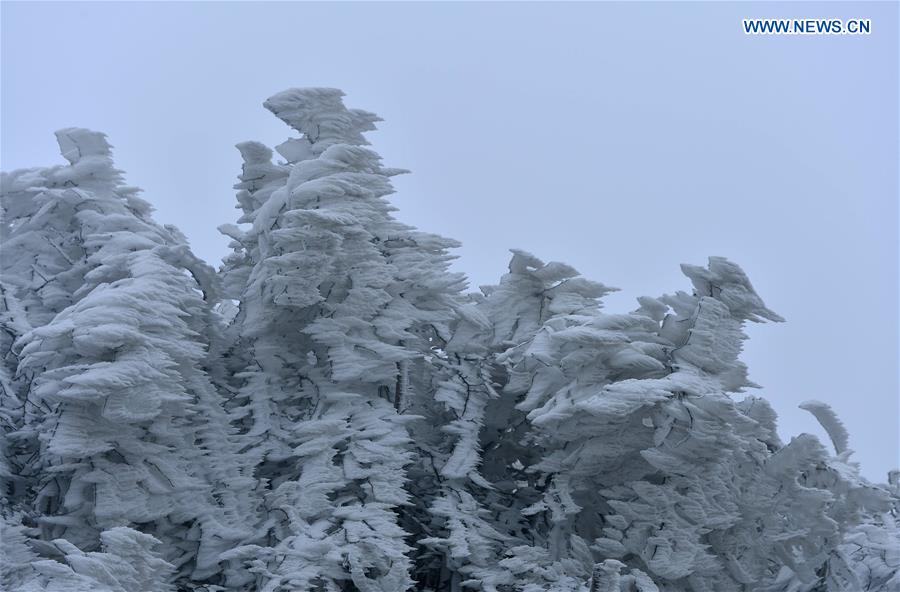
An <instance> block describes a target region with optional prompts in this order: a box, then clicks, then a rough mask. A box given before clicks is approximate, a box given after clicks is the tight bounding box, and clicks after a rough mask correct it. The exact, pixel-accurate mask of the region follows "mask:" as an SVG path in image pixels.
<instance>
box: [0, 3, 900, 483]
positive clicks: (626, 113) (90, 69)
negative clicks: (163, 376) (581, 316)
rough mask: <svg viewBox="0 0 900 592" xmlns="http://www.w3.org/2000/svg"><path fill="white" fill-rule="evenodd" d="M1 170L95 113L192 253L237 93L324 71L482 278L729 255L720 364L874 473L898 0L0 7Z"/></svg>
mask: <svg viewBox="0 0 900 592" xmlns="http://www.w3.org/2000/svg"><path fill="white" fill-rule="evenodd" d="M0 10H2V97H0V98H2V107H0V108H2V113H0V115H2V153H0V156H2V168H3V169H4V170H11V169H14V168H19V167H25V166H45V165H50V164H61V163H62V162H63V160H62V158H61V157H60V156H59V155H58V151H57V148H56V145H55V139H54V137H53V131H54V130H56V129H59V128H63V127H68V126H81V127H89V128H93V129H97V130H100V131H104V132H106V133H107V134H108V135H109V138H110V141H111V143H112V144H113V145H114V146H115V157H116V162H117V164H118V166H119V167H120V168H122V169H124V170H125V171H126V173H127V178H128V182H129V183H131V184H133V185H138V186H140V187H142V188H143V189H144V190H145V194H144V197H145V198H146V199H148V200H149V201H150V202H152V203H153V204H154V205H155V206H156V208H157V219H158V220H160V221H162V222H166V223H174V224H176V225H177V226H179V227H180V228H181V229H182V230H183V231H184V232H185V233H186V234H187V235H188V237H189V238H190V239H191V242H192V245H193V247H194V249H195V251H196V252H197V253H198V254H200V255H201V256H203V257H204V258H206V259H207V260H208V261H210V262H211V263H213V264H214V265H218V263H219V261H220V259H221V258H222V256H223V255H225V253H226V250H227V249H226V244H227V241H226V240H225V239H223V238H222V237H221V236H219V235H218V233H217V232H216V230H215V227H216V226H218V225H219V224H222V223H227V222H233V221H234V220H235V218H236V212H235V211H234V209H233V206H234V191H233V189H232V188H231V186H232V185H233V184H234V182H235V181H236V179H235V176H236V175H237V174H238V173H239V171H240V158H239V155H238V152H237V150H235V149H234V147H233V146H234V144H235V143H237V142H240V141H243V140H251V139H252V140H260V141H263V142H265V143H267V144H269V145H270V146H271V145H274V144H277V143H280V142H281V141H283V140H284V139H286V138H287V137H288V136H289V135H290V130H289V129H288V128H287V127H285V126H284V125H283V124H282V123H281V122H280V121H278V120H277V119H275V117H274V116H272V115H271V114H270V113H268V111H266V110H264V109H263V108H262V106H261V103H262V101H263V100H264V99H265V98H266V97H268V96H270V95H271V94H274V93H275V92H277V91H280V90H282V89H284V88H287V87H292V86H333V87H339V88H342V89H344V91H346V93H347V97H346V102H347V104H348V105H349V106H351V107H358V108H363V109H367V110H370V111H375V112H377V113H378V114H379V115H381V116H382V117H383V118H384V119H385V121H384V122H383V123H381V124H380V130H379V131H377V132H374V133H371V134H370V136H369V137H370V140H371V141H372V143H373V147H374V148H375V149H376V150H377V151H378V152H379V153H380V154H381V155H382V156H383V157H384V159H385V162H386V164H387V165H388V166H396V167H403V168H408V169H411V170H412V171H413V172H412V174H411V175H406V176H404V177H400V178H397V179H396V187H397V189H398V193H397V194H396V195H395V196H394V203H396V204H397V205H398V206H399V207H400V212H399V213H398V217H399V218H401V219H402V220H403V221H405V222H408V223H411V224H413V225H415V226H418V227H420V228H422V229H425V230H429V231H433V232H438V233H441V234H444V235H447V236H451V237H454V238H456V239H459V240H461V241H462V242H463V245H464V246H463V247H462V248H461V249H460V250H459V256H460V258H459V260H458V264H457V267H458V269H460V270H463V271H465V272H466V273H468V274H469V277H470V278H471V280H472V285H473V287H474V286H477V285H480V284H485V283H493V282H496V280H497V278H498V277H499V276H500V274H502V273H503V272H504V270H505V268H506V263H507V260H508V257H509V254H508V251H507V249H509V248H512V247H515V248H521V249H525V250H528V251H531V252H533V253H535V254H536V255H538V256H540V257H542V258H543V259H545V260H551V259H552V260H561V261H565V262H567V263H570V264H572V265H574V266H575V267H576V268H577V269H579V270H580V271H581V272H582V273H583V274H585V275H586V276H588V277H590V278H592V279H597V280H600V281H602V282H604V283H606V284H608V285H613V286H618V287H620V288H622V291H621V292H619V293H617V294H615V295H613V296H611V297H608V298H607V299H606V302H607V310H610V311H613V312H624V311H627V310H631V309H633V308H634V307H635V303H634V298H635V297H636V296H639V295H643V294H648V295H659V294H662V293H664V292H673V291H675V290H679V289H685V290H689V286H690V284H689V282H688V280H687V279H686V278H684V277H683V276H681V274H680V271H679V268H678V265H679V263H682V262H690V263H701V264H702V263H705V261H706V257H707V256H708V255H723V256H726V257H729V258H731V259H733V260H734V261H736V262H738V263H739V264H741V265H742V266H743V267H744V269H745V270H746V271H747V273H748V274H749V276H750V278H751V280H752V281H753V282H754V285H755V286H756V288H757V291H758V292H759V293H760V294H761V295H762V297H763V298H764V299H765V300H766V303H767V304H768V305H769V307H770V308H772V309H773V310H775V311H776V312H778V313H780V314H781V315H782V316H784V317H786V319H787V323H785V324H781V325H762V326H753V327H750V329H749V332H750V335H751V340H750V341H749V342H748V344H747V347H746V351H745V355H744V359H745V361H746V362H747V363H748V364H749V366H750V371H751V378H752V379H754V380H755V381H756V382H758V383H760V384H762V385H763V386H764V388H763V390H762V394H764V395H765V396H766V397H768V398H769V400H770V401H771V402H772V403H773V405H774V406H775V408H776V410H777V411H778V412H779V414H780V416H781V420H780V431H781V434H782V436H783V437H784V438H785V439H788V438H789V437H790V436H792V435H796V434H798V433H800V432H812V433H815V434H817V435H820V437H824V432H822V430H820V429H819V428H818V426H817V424H816V423H815V420H814V419H813V418H812V417H811V416H809V415H808V414H807V413H806V412H804V411H801V410H799V409H796V406H797V404H799V403H800V402H802V401H804V400H807V399H813V398H814V399H819V400H822V401H825V402H827V403H829V404H830V405H832V406H833V407H834V408H835V409H836V411H837V412H838V414H839V415H840V416H841V417H842V418H843V420H844V422H845V423H846V424H847V426H848V428H849V430H850V434H851V447H852V448H854V449H855V450H856V451H857V455H856V458H857V459H858V460H859V461H860V462H861V463H862V465H863V472H864V474H866V475H867V476H869V477H870V478H872V479H876V480H883V479H884V475H885V473H886V471H887V470H888V469H890V468H893V467H896V466H898V464H900V461H898V451H900V437H898V421H900V420H898V418H900V409H898V391H900V389H898V360H900V355H898V291H897V287H898V240H897V237H898V209H897V201H898V160H900V157H898V63H897V61H898V58H897V56H898V35H897V23H898V14H897V4H896V3H887V2H885V3H877V4H865V3H861V2H855V3H848V4H838V3H828V4H815V3H802V4H794V5H775V4H769V3H766V4H754V5H751V4H738V3H725V4H713V3H690V4H669V3H666V4H663V3H646V4H586V3H573V4H560V3H556V4H550V3H546V4H545V3H540V4H539V3H532V4H473V3H459V4H449V3H429V4H424V3H423V4H411V3H403V4H380V3H365V4H283V3H281V4H260V3H254V4H243V3H241V4H239V3H204V4H183V3H177V4H176V3H151V4H132V3H101V4H74V3H66V4H50V3H11V2H3V3H2V9H0ZM780 16H784V17H804V18H806V17H837V18H871V19H872V21H873V24H872V35H870V36H864V37H853V36H844V37H820V36H816V37H809V36H802V37H756V36H745V35H744V34H743V32H742V29H741V19H742V18H744V17H780Z"/></svg>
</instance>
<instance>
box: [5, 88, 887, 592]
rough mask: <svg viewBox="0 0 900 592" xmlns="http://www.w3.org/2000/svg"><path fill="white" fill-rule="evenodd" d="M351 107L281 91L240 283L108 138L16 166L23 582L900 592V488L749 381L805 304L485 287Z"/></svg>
mask: <svg viewBox="0 0 900 592" xmlns="http://www.w3.org/2000/svg"><path fill="white" fill-rule="evenodd" d="M342 97H343V93H341V92H340V91H338V90H334V89H291V90H287V91H284V92H282V93H278V94H276V95H275V96H273V97H271V98H270V99H268V100H267V101H266V102H265V107H266V108H267V109H269V110H270V111H271V112H272V113H273V114H275V115H276V116H277V117H278V118H279V119H281V120H282V121H284V122H285V123H286V124H287V125H288V126H289V127H290V128H292V130H293V131H294V132H295V135H294V137H291V138H289V139H288V140H287V141H285V142H284V143H282V144H280V145H279V146H277V147H275V151H276V152H277V153H278V155H279V156H280V157H281V159H279V160H278V161H277V162H275V161H273V157H274V153H273V150H272V149H270V148H269V147H267V146H264V145H262V144H260V143H257V142H243V143H241V144H238V150H239V151H240V153H241V155H242V157H243V161H244V164H243V168H242V171H241V174H240V175H239V182H238V183H237V185H235V189H236V190H237V207H238V209H239V210H240V216H239V217H238V219H237V220H236V221H235V223H233V224H224V225H222V226H220V231H221V232H222V233H224V234H225V235H227V236H228V237H229V238H230V239H231V241H232V242H231V249H232V253H231V254H229V255H228V256H227V257H226V258H225V259H224V261H223V264H222V265H221V267H220V268H219V270H218V271H215V270H213V269H212V268H210V267H209V266H208V265H207V264H205V263H204V262H202V261H200V260H198V259H197V258H196V257H195V256H194V255H193V254H192V253H191V251H190V249H189V247H188V245H187V243H186V241H185V239H184V237H183V236H182V235H181V233H179V232H178V231H177V230H176V229H175V228H173V227H169V226H162V225H159V224H157V223H156V222H154V221H153V219H152V217H151V207H150V206H149V204H148V203H147V202H146V201H144V200H143V199H141V198H140V197H138V195H137V193H138V191H137V190H136V189H135V188H132V187H128V186H126V185H124V184H123V177H122V173H121V172H120V171H118V170H116V169H115V168H114V166H113V162H112V156H111V149H110V146H109V144H108V143H107V141H106V138H105V136H104V135H103V134H100V133H97V132H92V131H88V130H82V129H77V128H71V129H65V130H61V131H59V132H58V133H57V138H58V141H59V146H60V152H61V153H62V155H63V157H64V158H65V159H66V161H68V164H67V165H62V166H53V167H49V168H35V169H27V170H18V171H13V172H11V173H4V174H3V177H2V202H0V203H2V215H3V219H2V225H0V230H2V236H0V240H2V242H0V246H2V258H0V263H2V267H0V271H2V276H0V290H2V292H0V296H2V298H0V323H2V329H3V331H2V333H0V355H2V360H0V361H2V364H0V386H2V392H0V397H2V398H0V427H2V438H0V451H2V455H0V480H2V484H3V498H2V502H0V528H2V531H0V536H2V547H0V553H2V557H0V566H2V574H0V586H2V588H3V589H4V590H22V591H28V592H31V591H36V590H51V591H62V590H66V591H72V590H85V591H87V590H91V591H99V592H106V591H110V592H111V591H116V592H126V591H127V592H142V591H143V592H167V591H176V590H178V591H188V590H196V591H198V592H200V591H203V592H211V591H213V590H218V591H220V592H289V591H290V592H292V591H301V590H302V591H307V590H309V591H321V592H338V591H341V592H351V591H358V592H399V591H403V590H419V591H421V592H426V591H431V592H439V591H440V592H442V591H449V592H458V591H461V590H464V589H470V590H482V591H484V592H514V591H521V592H540V591H548V592H707V591H720V590H723V591H728V590H734V591H747V592H750V591H753V592H838V591H868V592H876V591H877V592H889V591H897V590H900V529H898V523H897V521H898V510H900V478H898V476H897V475H900V473H894V474H892V476H891V478H890V479H889V483H887V484H873V483H869V482H868V481H866V480H865V479H863V478H862V477H860V475H859V472H858V468H857V466H856V465H855V464H854V463H853V462H851V461H850V455H851V451H850V449H849V436H848V434H847V431H846V429H845V428H844V426H843V425H842V424H841V422H840V421H839V419H838V418H837V416H836V415H835V414H834V412H833V411H832V410H831V408H830V407H828V406H827V405H826V404H824V403H821V402H817V401H809V402H807V403H804V404H803V405H802V407H803V408H804V409H806V410H808V411H810V412H811V413H812V414H813V415H814V416H815V417H816V418H817V419H818V420H819V421H820V422H821V423H822V425H823V427H824V428H825V430H826V431H827V433H828V435H829V436H830V438H831V440H832V444H833V447H834V451H835V454H831V453H829V451H828V450H827V449H826V448H825V446H823V445H822V444H821V443H820V442H819V441H818V440H817V439H816V438H814V437H813V436H810V435H807V434H801V435H799V436H797V437H795V438H793V439H791V441H790V442H788V443H783V442H782V441H780V440H779V438H778V436H777V434H776V429H775V426H776V423H775V422H776V417H775V413H774V412H773V411H772V408H771V407H770V406H769V404H768V403H767V402H766V400H765V399H763V398H761V397H757V396H749V395H746V394H743V395H741V396H735V395H736V394H738V393H743V392H744V391H745V390H746V389H747V388H751V387H755V386H756V385H754V384H753V383H752V382H750V380H749V378H748V372H747V368H746V366H745V365H744V364H743V363H742V362H741V361H740V359H739V355H740V352H741V347H742V343H743V341H744V339H746V335H745V333H744V329H743V327H744V324H745V323H747V322H764V321H775V322H778V321H781V320H782V319H781V318H780V317H779V316H778V315H777V314H775V313H774V312H772V311H771V310H769V309H768V308H767V307H766V306H765V304H764V303H763V301H762V299H761V298H760V296H759V295H758V294H757V293H756V291H755V290H754V289H753V286H752V284H751V283H750V281H749V280H748V278H747V276H746V275H745V274H744V272H743V271H742V270H741V269H740V268H739V267H738V266H737V265H736V264H734V263H732V262H730V261H728V260H727V259H724V258H720V257H712V258H710V259H709V262H708V265H707V266H706V267H699V266H694V265H684V266H683V267H682V269H683V271H684V273H685V275H686V276H687V278H688V279H689V281H690V284H691V289H690V291H678V292H675V293H674V294H667V295H663V296H660V297H655V298H654V297H642V298H640V299H638V304H639V307H638V308H637V309H636V310H634V311H632V312H630V313H624V314H612V313H607V312H605V311H604V310H603V309H602V298H603V297H604V296H605V295H606V294H608V293H609V292H610V291H611V290H612V288H609V287H607V286H604V285H603V284H601V283H598V282H595V281H591V280H588V279H586V278H583V277H581V276H580V275H579V274H578V272H577V271H576V270H574V269H572V268H571V267H569V266H568V265H565V264H562V263H555V262H551V263H545V262H543V261H542V260H540V259H539V258H538V257H536V256H534V255H532V254H529V253H526V252H524V251H513V255H512V259H511V261H510V264H509V270H508V273H506V274H505V275H503V276H502V277H501V278H500V281H499V283H498V284H497V285H495V286H486V287H483V288H482V289H481V291H480V292H476V293H472V292H466V291H465V289H466V283H465V278H464V277H463V276H462V275H460V274H458V273H453V272H451V271H449V264H450V262H451V261H452V258H453V256H452V255H451V250H452V249H453V248H454V247H456V246H458V245H457V243H456V242H455V241H452V240H450V239H446V238H443V237H440V236H436V235H433V234H428V233H425V232H421V231H418V230H416V229H414V228H411V227H409V226H407V225H404V224H402V223H401V222H399V221H398V220H397V219H396V218H395V217H394V215H393V212H394V208H393V207H392V206H391V205H390V203H389V201H388V200H387V196H389V195H390V194H391V193H392V191H393V189H392V187H391V181H390V178H391V177H392V176H394V175H396V174H399V173H401V172H404V171H402V170H400V169H392V168H386V167H384V166H383V165H382V163H381V159H380V158H379V156H378V154H377V153H375V152H374V151H373V150H372V149H371V148H370V147H369V146H368V142H367V141H366V139H365V138H364V133H365V132H367V131H370V130H372V129H374V126H375V123H376V122H378V121H379V118H378V117H377V116H375V115H374V114H372V113H369V112H366V111H360V110H355V109H348V108H346V107H345V106H344V103H343V98H342Z"/></svg>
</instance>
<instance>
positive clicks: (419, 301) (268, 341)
mask: <svg viewBox="0 0 900 592" xmlns="http://www.w3.org/2000/svg"><path fill="white" fill-rule="evenodd" d="M341 96H342V93H340V92H339V91H336V90H333V89H305V90H298V89H294V90H289V91H285V92H283V93H279V94H277V95H275V96H273V97H271V98H270V99H269V100H268V101H266V103H265V106H266V107H267V108H268V109H269V110H270V111H272V112H273V113H275V115H277V116H278V117H279V118H281V119H282V120H283V121H285V122H286V123H287V124H288V125H290V126H291V127H293V128H294V129H295V130H296V131H298V132H300V134H301V137H300V138H294V139H291V140H288V142H285V143H284V144H282V145H281V146H279V148H278V149H279V152H280V153H281V154H282V155H283V156H284V157H285V158H286V162H284V163H283V164H282V165H270V164H267V162H268V160H269V154H270V153H267V152H266V150H265V149H264V148H262V147H260V146H259V145H256V144H252V145H251V144H244V145H241V146H239V148H241V150H242V152H243V153H244V157H245V165H244V168H245V170H244V174H243V175H242V182H243V183H248V182H249V179H248V178H245V177H248V175H252V174H253V170H259V171H261V172H263V175H260V177H262V178H261V181H265V182H263V184H262V186H260V187H258V188H256V187H245V186H243V185H239V189H240V190H241V192H240V193H239V200H240V202H241V204H242V206H245V204H246V206H245V207H244V211H245V214H244V217H243V218H242V219H241V221H242V222H247V223H251V224H252V227H251V228H249V229H248V230H246V231H240V230H236V229H234V228H227V229H226V230H227V231H228V232H230V233H231V234H232V235H233V238H234V240H235V243H236V244H235V245H234V246H235V247H236V253H239V254H238V255H235V256H233V257H232V259H231V260H230V261H229V262H228V265H227V266H226V268H224V270H223V271H224V273H225V275H226V278H228V276H229V275H230V276H231V279H226V282H232V280H233V279H234V278H238V277H240V276H238V275H237V274H238V273H246V276H245V277H246V280H245V285H244V287H243V289H242V290H241V292H240V294H238V293H237V291H234V292H233V293H232V294H233V295H234V296H235V297H237V298H239V300H240V312H239V314H238V317H237V318H236V321H237V322H239V323H240V331H239V333H240V339H241V340H242V341H243V342H244V343H246V344H247V347H248V348H249V351H250V352H251V354H250V361H251V364H252V365H253V366H255V368H249V369H248V371H246V372H244V373H242V375H241V376H240V378H241V379H242V380H243V384H242V385H241V386H240V398H241V400H244V401H247V405H246V410H245V411H244V412H242V413H245V415H244V416H243V417H242V418H241V421H242V422H243V424H244V425H245V426H246V433H245V439H246V442H247V446H248V447H249V450H251V454H254V455H255V457H256V459H257V462H258V475H259V476H260V478H261V479H263V481H264V483H265V484H266V487H267V489H268V490H269V493H268V494H267V496H266V508H265V509H266V512H267V515H268V519H267V520H266V521H264V523H263V529H262V531H263V532H264V533H265V534H264V536H261V537H259V538H258V540H256V541H255V543H256V544H255V545H251V546H245V547H244V548H243V549H242V550H238V551H236V552H235V553H233V554H232V556H234V557H238V556H246V557H248V558H252V559H251V563H252V569H253V571H255V572H257V573H258V575H259V583H258V585H259V587H260V589H263V590H294V589H307V588H315V587H321V588H322V589H329V590H330V589H332V588H334V589H337V588H338V587H340V586H345V585H347V583H348V582H352V585H353V586H355V587H356V588H357V589H360V590H366V591H368V590H383V591H388V590H402V589H405V588H407V587H408V586H409V585H410V583H411V580H410V573H409V569H410V560H409V551H410V547H409V546H408V545H407V543H406V538H407V536H408V533H407V532H406V531H404V530H403V528H402V527H401V526H400V524H399V519H398V508H400V507H401V506H405V505H407V504H408V503H409V493H408V492H407V490H406V489H405V488H404V484H405V483H406V470H405V467H406V465H408V464H409V463H410V462H411V460H412V453H411V450H410V446H409V434H408V431H407V428H406V425H407V424H408V423H409V422H410V421H412V420H414V418H413V417H411V416H407V415H404V414H403V413H402V412H403V410H405V409H406V408H407V407H408V405H409V402H408V401H407V399H408V397H409V396H410V395H411V393H410V388H409V368H410V365H411V364H415V363H416V362H420V361H421V359H422V358H423V356H424V355H426V353H427V352H429V351H430V347H431V341H430V339H433V338H434V337H436V336H439V335H440V334H441V333H442V332H443V333H444V334H446V330H442V329H441V327H442V326H443V325H445V324H446V323H447V321H448V320H449V319H450V318H451V317H452V307H451V306H450V301H451V299H452V298H453V297H454V295H455V294H456V293H457V292H458V291H459V290H460V289H461V288H462V278H461V277H459V276H458V274H452V273H449V272H448V271H447V265H448V263H449V260H450V257H449V255H448V254H447V253H446V250H447V249H448V248H450V247H453V246H455V245H456V243H454V242H453V241H449V240H446V239H442V238H441V237H437V236H434V235H430V234H426V233H422V232H418V231H416V230H415V229H412V228H410V227H408V226H406V225H404V224H401V223H399V222H398V221H396V220H395V219H394V218H393V216H392V215H391V212H392V210H393V208H392V207H391V206H390V205H389V203H388V202H387V201H386V200H385V199H384V198H385V196H386V195H388V194H389V193H391V192H392V191H393V190H392V188H391V185H390V182H389V177H390V176H391V175H394V174H397V173H398V172H400V171H398V170H394V169H386V168H384V167H383V166H382V165H381V163H380V159H379V157H378V155H377V154H375V153H374V152H372V151H371V150H370V149H368V148H366V147H365V145H366V144H367V142H366V141H365V139H364V138H363V136H362V132H364V131H367V130H371V129H374V122H375V121H377V117H375V116H374V115H373V114H371V113H367V112H365V111H359V110H351V109H347V108H346V107H344V105H343V102H342V101H341ZM278 166H281V167H282V168H281V169H279V168H277V167H278ZM273 167H275V168H273ZM283 170H286V171H289V173H288V175H287V178H286V180H285V179H284V177H283V176H280V175H279V174H278V173H279V172H280V171H283ZM267 171H268V175H269V177H268V178H267V177H265V174H266V172H267ZM254 178H255V177H254ZM266 179H268V180H267V181H266ZM238 261H239V262H240V264H237V263H238ZM239 267H240V268H241V269H242V271H240V272H238V271H236V270H237V268H239ZM445 336H446V335H445ZM239 413H241V412H239Z"/></svg>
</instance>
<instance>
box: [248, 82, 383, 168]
mask: <svg viewBox="0 0 900 592" xmlns="http://www.w3.org/2000/svg"><path fill="white" fill-rule="evenodd" d="M343 96H344V93H343V92H342V91H340V90H338V89H336V88H291V89H288V90H285V91H282V92H280V93H278V94H275V95H272V96H271V97H269V98H268V99H267V100H266V101H265V103H263V105H264V106H265V108H266V109H268V110H269V111H271V112H272V113H274V114H275V116H276V117H278V118H279V119H281V120H282V121H284V122H285V123H286V124H288V125H289V126H291V127H292V128H294V129H295V130H297V131H298V132H300V133H302V134H303V135H304V137H305V138H306V139H307V140H308V141H309V143H310V144H313V145H315V146H316V149H317V151H319V152H321V151H322V150H324V149H325V148H327V147H328V146H330V145H331V144H352V145H357V146H360V145H365V144H368V142H367V141H366V139H365V138H364V137H363V136H362V133H363V132H366V131H370V130H374V129H375V122H376V121H381V118H379V117H378V116H377V115H375V114H374V113H370V112H368V111H363V110H360V109H347V107H345V106H344V102H343V100H342V99H341V97H343Z"/></svg>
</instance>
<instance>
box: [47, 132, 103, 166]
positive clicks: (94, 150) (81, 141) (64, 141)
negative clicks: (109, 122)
mask: <svg viewBox="0 0 900 592" xmlns="http://www.w3.org/2000/svg"><path fill="white" fill-rule="evenodd" d="M56 141H57V142H58V143H59V151H60V154H62V155H63V157H64V158H65V159H66V160H68V161H69V162H70V163H72V164H75V163H76V162H78V161H79V160H81V159H82V158H84V157H85V156H110V155H111V151H110V148H111V146H110V145H109V142H107V141H106V134H104V133H101V132H95V131H91V130H88V129H84V128H80V127H68V128H65V129H61V130H59V131H57V132H56Z"/></svg>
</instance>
